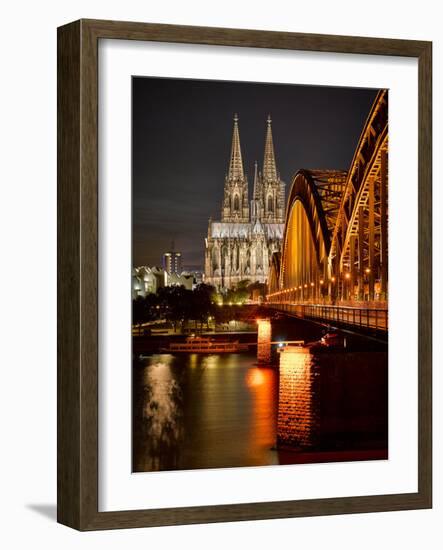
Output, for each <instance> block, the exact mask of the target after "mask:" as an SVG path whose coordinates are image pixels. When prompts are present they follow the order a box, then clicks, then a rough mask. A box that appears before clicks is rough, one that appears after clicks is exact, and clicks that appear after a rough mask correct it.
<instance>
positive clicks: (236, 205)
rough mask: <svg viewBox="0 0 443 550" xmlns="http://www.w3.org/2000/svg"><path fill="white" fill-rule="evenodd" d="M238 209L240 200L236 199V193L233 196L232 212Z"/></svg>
mask: <svg viewBox="0 0 443 550" xmlns="http://www.w3.org/2000/svg"><path fill="white" fill-rule="evenodd" d="M239 210H240V202H239V200H238V195H235V196H234V212H238V211H239Z"/></svg>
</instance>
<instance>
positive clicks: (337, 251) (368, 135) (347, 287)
mask: <svg viewBox="0 0 443 550" xmlns="http://www.w3.org/2000/svg"><path fill="white" fill-rule="evenodd" d="M387 154H388V92H387V90H381V91H380V92H378V94H377V97H376V99H375V101H374V104H373V106H372V109H371V111H370V113H369V116H368V118H367V120H366V124H365V126H364V129H363V132H362V134H361V136H360V140H359V143H358V145H357V148H356V151H355V154H354V158H353V159H352V163H351V167H350V169H349V172H348V177H347V180H346V186H345V189H344V192H343V195H342V198H341V202H340V208H339V211H338V214H337V218H336V221H335V225H334V229H333V232H332V237H331V249H330V252H329V271H330V273H331V274H333V276H334V277H335V279H336V282H337V284H336V285H335V286H334V287H333V289H332V298H333V299H334V300H336V301H340V302H352V303H357V302H377V303H374V306H376V305H386V302H387V298H388V163H387Z"/></svg>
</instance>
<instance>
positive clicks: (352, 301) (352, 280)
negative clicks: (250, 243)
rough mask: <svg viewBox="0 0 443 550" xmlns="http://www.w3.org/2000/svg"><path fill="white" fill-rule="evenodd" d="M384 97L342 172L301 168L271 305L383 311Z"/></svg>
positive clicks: (377, 101) (385, 272)
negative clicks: (359, 307)
mask: <svg viewBox="0 0 443 550" xmlns="http://www.w3.org/2000/svg"><path fill="white" fill-rule="evenodd" d="M387 151H388V92H387V90H381V91H380V92H378V94H377V96H376V98H375V101H374V103H373V106H372V108H371V111H370V113H369V115H368V117H367V120H366V123H365V126H364V128H363V131H362V133H361V136H360V139H359V142H358V144H357V148H356V150H355V153H354V157H353V159H352V162H351V166H350V168H349V171H348V172H343V171H336V170H300V171H298V172H297V173H296V174H295V176H294V178H293V180H292V185H291V190H290V193H289V197H288V203H287V213H286V221H285V231H284V237H283V245H282V254H281V259H280V262H279V264H280V265H279V266H277V264H275V265H271V273H273V274H272V277H270V286H269V296H268V300H269V301H270V302H281V303H333V304H336V303H340V304H342V305H362V303H364V304H363V305H364V307H368V303H369V302H373V305H374V307H385V305H386V300H387V295H388V287H387V283H388V265H387V253H388V242H387V223H388V189H387V181H388V165H387Z"/></svg>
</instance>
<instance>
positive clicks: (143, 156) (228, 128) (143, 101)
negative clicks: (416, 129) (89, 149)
mask: <svg viewBox="0 0 443 550" xmlns="http://www.w3.org/2000/svg"><path fill="white" fill-rule="evenodd" d="M376 92H377V91H376V90H369V89H358V88H330V87H318V86H315V87H314V86H312V87H311V86H294V85H288V84H254V83H242V82H222V81H201V80H179V79H166V78H165V79H162V78H146V77H134V78H133V264H134V266H137V265H149V266H153V265H161V257H162V254H163V252H165V251H167V250H169V249H170V247H171V242H172V241H174V243H175V250H177V251H180V252H182V255H183V266H184V267H186V268H188V269H203V267H204V238H205V236H206V234H207V229H208V219H209V217H210V216H212V218H213V219H214V220H219V219H220V210H221V201H222V197H223V184H224V176H225V174H226V171H227V169H228V162H229V154H230V148H231V136H232V125H233V120H232V119H233V115H234V113H238V116H239V130H240V141H241V147H242V155H243V163H244V168H245V171H246V173H247V174H248V180H249V189H250V195H249V197H250V198H251V194H252V184H253V181H252V178H253V170H254V161H255V160H258V162H259V169H261V167H262V162H263V151H264V140H265V130H266V118H267V115H268V114H271V117H272V130H273V137H274V147H275V155H276V160H277V169H278V170H279V172H280V174H281V177H282V179H283V180H284V181H285V182H286V185H287V187H286V190H287V194H288V191H289V185H290V181H291V178H292V176H293V175H294V174H295V172H296V171H297V170H298V169H300V168H311V169H321V168H323V169H327V168H329V169H343V170H346V169H348V167H349V164H350V162H351V160H352V156H353V153H354V149H355V147H356V145H357V141H358V139H359V137H360V132H361V130H362V128H363V125H364V122H365V120H366V117H367V115H368V112H369V109H370V107H371V105H372V102H373V100H374V98H375V95H376Z"/></svg>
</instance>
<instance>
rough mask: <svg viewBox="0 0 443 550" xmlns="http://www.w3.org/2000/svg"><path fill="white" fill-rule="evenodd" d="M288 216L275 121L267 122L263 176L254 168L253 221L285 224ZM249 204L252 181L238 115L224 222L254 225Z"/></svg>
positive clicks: (225, 197) (227, 177)
mask: <svg viewBox="0 0 443 550" xmlns="http://www.w3.org/2000/svg"><path fill="white" fill-rule="evenodd" d="M283 216H284V183H283V182H282V181H281V180H280V177H279V174H278V172H277V164H276V161H275V152H274V143H273V138H272V120H271V116H270V115H269V116H268V118H267V126H266V138H265V151H264V157H263V173H259V171H258V163H257V162H255V165H254V188H253V200H252V201H251V220H252V221H256V220H262V221H265V222H266V221H267V222H270V223H282V222H283ZM249 218H250V210H249V201H248V181H247V178H246V176H245V172H244V168H243V159H242V154H241V146H240V132H239V128H238V115H237V114H235V115H234V128H233V132H232V146H231V156H230V160H229V171H228V174H227V176H226V181H225V194H224V200H223V207H222V221H224V222H240V223H247V222H249V221H250V219H249Z"/></svg>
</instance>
